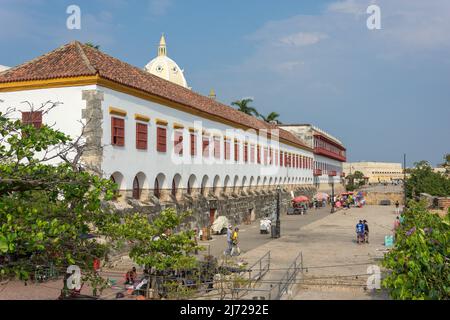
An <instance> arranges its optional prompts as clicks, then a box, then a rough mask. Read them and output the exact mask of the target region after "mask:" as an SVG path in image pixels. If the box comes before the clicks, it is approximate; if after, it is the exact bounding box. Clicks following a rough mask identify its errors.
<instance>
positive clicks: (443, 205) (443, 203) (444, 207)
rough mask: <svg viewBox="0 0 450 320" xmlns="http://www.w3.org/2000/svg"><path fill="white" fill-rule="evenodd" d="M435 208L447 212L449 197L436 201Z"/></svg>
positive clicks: (449, 205)
mask: <svg viewBox="0 0 450 320" xmlns="http://www.w3.org/2000/svg"><path fill="white" fill-rule="evenodd" d="M437 207H438V208H439V210H444V211H447V210H448V208H450V197H446V198H444V197H441V198H438V199H437Z"/></svg>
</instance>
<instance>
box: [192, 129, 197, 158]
mask: <svg viewBox="0 0 450 320" xmlns="http://www.w3.org/2000/svg"><path fill="white" fill-rule="evenodd" d="M196 155H197V135H196V134H195V133H191V156H193V157H195V156H196Z"/></svg>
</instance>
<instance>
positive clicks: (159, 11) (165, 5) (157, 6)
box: [148, 0, 172, 16]
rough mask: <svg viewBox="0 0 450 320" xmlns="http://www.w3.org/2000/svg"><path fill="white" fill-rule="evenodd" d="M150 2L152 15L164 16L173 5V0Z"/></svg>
mask: <svg viewBox="0 0 450 320" xmlns="http://www.w3.org/2000/svg"><path fill="white" fill-rule="evenodd" d="M148 4H149V10H150V13H151V14H152V15H155V16H163V15H165V14H166V13H167V10H168V9H169V8H170V7H171V6H172V0H150V1H149V3H148Z"/></svg>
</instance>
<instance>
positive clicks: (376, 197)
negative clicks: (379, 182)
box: [364, 192, 404, 205]
mask: <svg viewBox="0 0 450 320" xmlns="http://www.w3.org/2000/svg"><path fill="white" fill-rule="evenodd" d="M364 199H365V200H366V204H368V205H379V204H380V201H382V200H390V201H391V204H395V202H396V201H398V202H399V203H400V204H401V205H403V203H404V195H403V193H398V192H367V194H366V196H365V197H364Z"/></svg>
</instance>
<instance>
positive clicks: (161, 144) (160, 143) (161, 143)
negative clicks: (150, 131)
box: [156, 127, 167, 152]
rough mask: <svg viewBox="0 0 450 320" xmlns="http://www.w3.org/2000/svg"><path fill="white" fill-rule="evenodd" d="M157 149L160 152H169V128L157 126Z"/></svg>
mask: <svg viewBox="0 0 450 320" xmlns="http://www.w3.org/2000/svg"><path fill="white" fill-rule="evenodd" d="M156 150H157V151H158V152H167V128H164V127H157V128H156Z"/></svg>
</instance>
